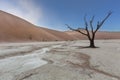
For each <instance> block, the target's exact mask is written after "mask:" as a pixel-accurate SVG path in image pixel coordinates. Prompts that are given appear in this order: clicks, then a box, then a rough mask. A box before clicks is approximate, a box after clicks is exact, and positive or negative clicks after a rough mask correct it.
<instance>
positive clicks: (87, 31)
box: [66, 12, 112, 48]
mask: <svg viewBox="0 0 120 80" xmlns="http://www.w3.org/2000/svg"><path fill="white" fill-rule="evenodd" d="M111 14H112V12H108V14H107V16H106V17H105V18H104V19H103V20H102V21H98V22H97V25H96V29H94V27H93V21H94V16H93V17H92V18H91V20H90V21H89V25H88V22H87V20H86V16H84V22H85V28H77V29H73V28H72V27H70V26H69V25H67V24H66V26H67V27H68V28H69V29H70V30H73V31H77V32H79V33H81V34H83V35H85V36H87V37H88V39H89V41H90V45H89V47H91V48H95V47H96V46H95V43H94V40H95V35H96V32H97V31H98V30H99V29H100V28H101V26H102V25H103V23H104V22H105V21H106V20H107V19H108V17H109V16H110V15H111ZM88 26H89V28H88Z"/></svg>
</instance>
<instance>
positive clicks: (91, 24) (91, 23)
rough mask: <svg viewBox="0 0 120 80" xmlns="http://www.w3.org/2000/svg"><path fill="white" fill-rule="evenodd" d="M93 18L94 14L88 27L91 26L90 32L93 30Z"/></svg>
mask: <svg viewBox="0 0 120 80" xmlns="http://www.w3.org/2000/svg"><path fill="white" fill-rule="evenodd" d="M93 20H94V16H93V17H92V19H91V20H90V27H91V31H92V33H93V32H94V31H93Z"/></svg>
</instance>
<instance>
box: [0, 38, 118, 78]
mask: <svg viewBox="0 0 120 80" xmlns="http://www.w3.org/2000/svg"><path fill="white" fill-rule="evenodd" d="M95 43H96V46H98V47H99V48H95V49H92V48H85V47H86V46H88V45H89V42H88V41H87V40H80V41H62V42H32V43H1V44H0V80H120V40H96V41H95Z"/></svg>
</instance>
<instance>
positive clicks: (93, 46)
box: [89, 39, 95, 48]
mask: <svg viewBox="0 0 120 80" xmlns="http://www.w3.org/2000/svg"><path fill="white" fill-rule="evenodd" d="M89 47H91V48H95V43H94V39H92V40H90V46H89Z"/></svg>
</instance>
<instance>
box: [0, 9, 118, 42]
mask: <svg viewBox="0 0 120 80" xmlns="http://www.w3.org/2000/svg"><path fill="white" fill-rule="evenodd" d="M96 38H97V39H120V32H98V33H97V35H96ZM76 39H86V38H85V37H84V36H83V35H81V34H79V33H77V32H74V31H67V32H61V31H56V30H51V29H47V28H42V27H37V26H35V25H33V24H31V23H29V22H27V21H25V20H23V19H21V18H19V17H17V16H14V15H12V14H9V13H6V12H4V11H0V42H18V41H60V40H76Z"/></svg>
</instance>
